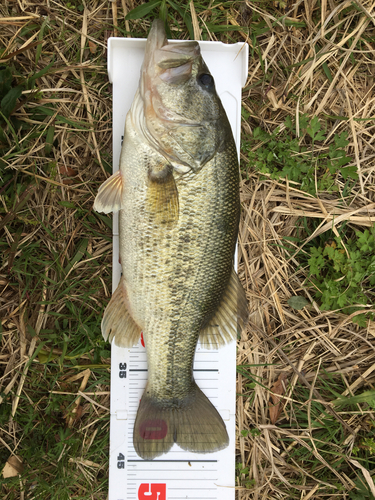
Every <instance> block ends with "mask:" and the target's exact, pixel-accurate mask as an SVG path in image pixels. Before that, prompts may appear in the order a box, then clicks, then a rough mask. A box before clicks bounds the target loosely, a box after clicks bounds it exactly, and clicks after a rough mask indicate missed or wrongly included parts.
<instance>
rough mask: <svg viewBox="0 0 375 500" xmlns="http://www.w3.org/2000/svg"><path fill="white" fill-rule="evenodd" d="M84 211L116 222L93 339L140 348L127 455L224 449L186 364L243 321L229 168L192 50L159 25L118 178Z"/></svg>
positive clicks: (202, 70)
mask: <svg viewBox="0 0 375 500" xmlns="http://www.w3.org/2000/svg"><path fill="white" fill-rule="evenodd" d="M124 91H126V89H124ZM94 209H95V210H97V211H98V212H104V213H109V212H116V211H119V213H120V214H119V224H120V259H121V266H122V277H121V280H120V283H119V285H118V288H117V290H116V291H115V293H114V294H113V296H112V298H111V301H110V303H109V304H108V306H107V308H106V310H105V313H104V317H103V321H102V333H103V336H104V338H105V339H108V340H109V341H112V339H114V342H115V344H116V345H118V346H121V347H126V348H130V347H132V346H133V345H135V344H137V343H138V341H139V336H140V334H141V331H143V336H144V341H145V345H146V351H147V363H148V382H147V386H146V389H145V391H144V394H143V396H142V399H141V402H140V405H139V408H138V413H137V417H136V420H135V424H134V432H133V443H134V448H135V450H136V452H137V453H138V455H139V456H140V457H142V458H144V459H153V458H155V457H157V456H159V455H162V454H163V453H166V452H167V451H168V450H169V449H170V448H171V447H172V446H173V444H174V443H177V444H178V445H179V446H180V447H181V448H182V449H184V450H189V451H192V452H200V453H207V452H213V451H216V450H220V449H223V448H225V447H226V446H227V445H228V442H229V440H228V434H227V431H226V428H225V424H224V422H223V420H222V418H221V416H220V415H219V413H218V411H217V410H216V409H215V407H214V406H213V405H212V403H211V402H210V401H209V400H208V398H207V397H206V396H205V395H204V394H203V392H202V391H201V390H200V389H199V388H198V386H197V385H196V383H195V381H194V379H193V361H194V353H195V349H196V345H197V341H198V338H200V341H201V342H202V344H203V345H204V346H206V347H209V348H218V347H220V346H221V345H223V344H225V343H227V342H229V341H231V340H233V339H235V338H236V337H237V329H238V325H240V326H241V325H242V323H243V322H244V321H245V320H246V318H247V303H246V298H245V294H244V291H243V288H242V286H241V284H240V282H239V279H238V277H237V274H236V273H235V271H234V268H233V255H234V250H235V245H236V239H237V233H238V224H239V215H240V200H239V168H238V160H237V154H236V147H235V143H234V139H233V135H232V131H231V128H230V125H229V122H228V119H227V116H226V114H225V111H224V108H223V106H222V104H221V101H220V99H219V97H218V95H217V94H216V90H215V83H214V80H213V77H212V76H211V74H210V72H209V70H208V68H207V66H206V64H205V63H204V61H203V59H202V56H201V54H200V48H199V44H198V43H197V42H181V43H175V44H173V43H169V42H168V41H167V39H166V35H165V30H164V25H163V23H162V21H160V20H157V21H154V23H153V25H152V28H151V31H150V34H149V37H148V39H147V44H146V52H145V58H144V62H143V66H142V70H141V78H140V84H139V88H138V91H137V93H136V95H135V98H134V101H133V104H132V107H131V109H130V111H129V113H128V115H127V117H126V123H125V133H124V141H123V146H122V151H121V156H120V168H119V171H118V172H116V173H115V174H113V175H112V176H111V177H110V178H109V179H108V180H107V181H105V182H104V183H103V184H102V186H101V187H100V189H99V192H98V195H97V197H96V199H95V203H94Z"/></svg>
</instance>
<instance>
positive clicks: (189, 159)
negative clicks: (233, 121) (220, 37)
mask: <svg viewBox="0 0 375 500" xmlns="http://www.w3.org/2000/svg"><path fill="white" fill-rule="evenodd" d="M140 96H141V98H142V100H143V112H144V127H143V129H144V130H143V131H144V135H145V136H146V138H147V139H148V140H149V142H150V143H151V144H152V145H153V146H154V147H155V148H156V149H157V150H158V151H159V153H161V154H162V155H163V156H164V157H165V158H167V160H168V161H170V162H171V164H172V165H173V166H174V167H175V169H176V170H178V171H182V172H183V171H185V172H186V171H189V170H190V169H192V170H193V171H196V170H199V169H200V168H202V167H203V166H204V165H205V163H207V162H208V161H209V160H210V159H211V158H212V157H213V156H214V155H215V153H216V152H217V151H218V150H219V149H220V148H221V147H223V141H224V138H225V136H226V135H227V132H228V130H227V127H229V130H230V126H229V123H228V120H227V117H226V114H225V112H224V109H223V107H222V104H221V101H220V98H219V97H218V95H217V93H216V89H215V82H214V79H213V77H212V75H211V73H210V71H209V69H208V67H207V66H206V64H205V62H204V60H203V58H202V55H201V51H200V47H199V44H198V42H194V41H190V42H179V43H170V42H168V40H167V38H166V35H165V30H164V24H163V22H162V21H161V20H156V21H154V23H153V25H152V28H151V31H150V34H149V37H148V39H147V44H146V52H145V59H144V63H143V67H142V72H141V83H140Z"/></svg>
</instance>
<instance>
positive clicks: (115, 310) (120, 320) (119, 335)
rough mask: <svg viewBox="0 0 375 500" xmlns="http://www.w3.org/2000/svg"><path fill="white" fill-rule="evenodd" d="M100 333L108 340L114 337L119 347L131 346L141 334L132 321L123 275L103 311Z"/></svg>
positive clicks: (137, 326)
mask: <svg viewBox="0 0 375 500" xmlns="http://www.w3.org/2000/svg"><path fill="white" fill-rule="evenodd" d="M102 335H103V337H104V340H108V341H109V342H111V341H112V339H113V338H114V339H115V344H116V345H117V346H119V347H133V346H134V345H136V344H137V342H138V340H139V337H140V336H141V328H140V326H139V325H137V323H136V322H135V321H134V319H133V317H132V315H131V312H130V305H129V300H128V294H127V292H126V286H125V280H124V277H122V278H121V280H120V283H119V285H118V287H117V288H116V291H115V293H114V294H113V295H112V298H111V300H110V302H109V304H108V306H107V307H106V310H105V311H104V315H103V320H102Z"/></svg>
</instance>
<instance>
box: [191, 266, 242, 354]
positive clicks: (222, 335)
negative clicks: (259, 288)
mask: <svg viewBox="0 0 375 500" xmlns="http://www.w3.org/2000/svg"><path fill="white" fill-rule="evenodd" d="M248 316H249V312H248V307H247V300H246V295H245V291H244V289H243V287H242V285H241V282H240V280H239V279H238V276H237V273H236V272H235V270H234V269H233V270H232V274H231V277H230V279H229V283H228V286H227V288H226V290H225V291H224V293H223V297H222V299H221V302H220V304H219V306H218V308H217V310H216V312H215V314H214V315H213V317H212V318H211V319H210V321H209V323H208V324H207V325H206V326H205V327H204V328H203V329H202V330H201V332H200V334H199V340H200V342H201V344H202V347H205V348H206V349H217V348H219V347H221V346H223V345H225V344H227V343H229V342H231V341H232V340H235V339H236V338H237V332H238V330H240V329H241V328H243V327H244V325H245V324H246V322H247V320H248Z"/></svg>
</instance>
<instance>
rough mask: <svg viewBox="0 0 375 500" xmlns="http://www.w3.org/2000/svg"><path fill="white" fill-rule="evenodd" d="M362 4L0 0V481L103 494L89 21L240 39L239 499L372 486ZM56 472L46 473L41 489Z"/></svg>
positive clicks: (99, 112) (368, 152) (98, 169)
mask: <svg viewBox="0 0 375 500" xmlns="http://www.w3.org/2000/svg"><path fill="white" fill-rule="evenodd" d="M374 9H375V4H374V2H372V1H357V0H355V1H353V2H350V1H344V2H338V1H336V0H329V1H327V0H321V1H315V0H312V1H298V2H296V3H294V4H293V3H291V2H283V1H267V0H265V1H264V2H257V1H250V0H246V1H241V2H219V1H216V0H211V1H201V2H198V1H190V2H181V1H178V0H175V1H170V0H152V1H151V2H147V3H142V2H141V1H138V0H137V1H135V0H121V1H117V2H116V1H114V2H108V1H100V0H87V1H86V2H79V1H78V0H71V1H65V0H59V1H53V0H40V1H36V0H35V1H33V0H30V1H28V0H4V1H3V2H2V3H1V6H0V125H1V127H0V148H1V159H0V176H1V183H0V216H1V219H0V230H1V240H0V251H1V261H0V284H1V296H0V318H1V325H2V330H1V342H2V344H1V353H0V443H1V444H0V465H1V468H3V467H4V466H5V465H6V469H5V470H4V473H3V476H4V475H5V476H8V477H1V479H0V484H1V493H2V498H4V499H6V500H10V499H33V498H40V499H43V500H44V499H58V500H60V499H65V498H66V499H74V498H80V499H98V500H99V499H100V500H101V499H103V500H104V499H106V498H107V491H108V445H109V442H108V430H109V374H110V347H109V346H108V344H106V343H105V342H104V341H103V340H102V337H101V335H100V321H101V317H102V313H103V310H104V307H105V305H106V304H107V303H108V300H109V297H110V289H111V255H112V245H111V224H112V221H111V217H109V216H106V215H100V214H97V213H95V212H93V210H92V204H93V199H94V196H95V194H96V192H97V189H98V187H99V185H100V184H101V183H102V182H103V180H104V179H105V178H107V177H108V175H109V174H110V172H111V169H112V164H111V141H112V135H111V106H112V101H111V86H110V84H109V82H108V78H107V73H106V57H107V51H106V45H107V39H108V37H109V36H132V37H142V38H144V37H146V36H147V33H148V31H149V27H150V22H151V20H152V19H153V18H155V17H161V18H162V19H164V20H166V23H167V26H168V27H169V33H168V36H169V38H178V39H198V40H199V39H202V40H221V41H223V42H225V43H233V42H237V41H243V42H245V43H248V44H249V52H250V58H249V73H248V79H247V82H246V85H245V88H244V90H243V114H242V118H243V121H242V139H241V164H240V167H241V176H242V182H241V200H242V219H241V227H240V237H239V256H238V258H239V275H240V278H241V281H242V283H243V284H244V287H245V290H246V293H247V298H248V301H249V308H250V321H249V323H248V325H247V327H246V329H245V330H244V331H242V332H240V334H239V338H238V360H237V365H238V369H237V370H238V380H237V392H238V404H237V409H238V416H237V439H238V441H237V458H236V461H237V466H236V485H237V495H238V499H239V500H253V499H254V500H258V499H259V500H260V499H262V500H263V499H267V500H268V499H286V500H287V499H290V498H293V499H294V498H295V499H301V500H302V499H304V500H308V499H313V500H314V499H320V498H322V499H323V498H324V499H329V500H331V499H332V500H333V499H335V500H337V499H340V500H344V499H347V500H356V499H358V500H362V499H363V500H367V499H369V500H370V499H374V498H375V487H374V481H373V476H374V474H375V460H374V454H375V436H374V426H375V417H374V409H375V388H374V382H375V342H374V340H375V339H374V337H375V322H374V313H375V308H374V307H373V300H374V292H375V277H374V276H375V232H374V228H373V223H374V220H375V187H374V178H375V150H374V149H375V148H374V124H373V120H374V108H375V100H374V74H375V68H374V64H375V63H374V52H375V21H374V19H375V18H374V12H375V10H374ZM62 492H63V493H62Z"/></svg>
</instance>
